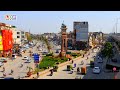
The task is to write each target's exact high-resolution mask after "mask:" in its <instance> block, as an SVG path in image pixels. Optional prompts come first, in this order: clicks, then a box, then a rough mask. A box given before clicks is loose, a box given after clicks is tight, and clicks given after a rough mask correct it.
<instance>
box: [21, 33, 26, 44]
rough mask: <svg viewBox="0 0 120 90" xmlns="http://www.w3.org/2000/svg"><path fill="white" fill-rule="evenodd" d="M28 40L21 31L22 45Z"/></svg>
mask: <svg viewBox="0 0 120 90" xmlns="http://www.w3.org/2000/svg"><path fill="white" fill-rule="evenodd" d="M26 40H27V37H26V36H25V32H24V31H21V44H22V45H23V44H24V43H25V41H26Z"/></svg>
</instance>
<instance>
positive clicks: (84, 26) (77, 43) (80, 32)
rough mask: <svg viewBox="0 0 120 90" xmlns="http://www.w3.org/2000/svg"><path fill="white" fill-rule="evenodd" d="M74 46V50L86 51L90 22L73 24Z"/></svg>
mask: <svg viewBox="0 0 120 90" xmlns="http://www.w3.org/2000/svg"><path fill="white" fill-rule="evenodd" d="M73 33H74V36H73V46H74V49H79V50H80V49H85V48H87V47H88V22H74V23H73Z"/></svg>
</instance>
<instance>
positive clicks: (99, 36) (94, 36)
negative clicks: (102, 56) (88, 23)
mask: <svg viewBox="0 0 120 90" xmlns="http://www.w3.org/2000/svg"><path fill="white" fill-rule="evenodd" d="M102 43H103V33H102V32H90V33H89V46H91V47H92V48H94V47H96V46H97V45H100V44H102Z"/></svg>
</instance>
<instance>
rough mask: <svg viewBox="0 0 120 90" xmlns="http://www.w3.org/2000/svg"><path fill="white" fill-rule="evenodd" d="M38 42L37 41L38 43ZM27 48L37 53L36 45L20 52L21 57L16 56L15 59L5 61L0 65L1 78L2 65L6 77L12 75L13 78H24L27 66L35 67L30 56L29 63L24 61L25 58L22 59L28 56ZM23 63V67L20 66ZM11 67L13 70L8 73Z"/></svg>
mask: <svg viewBox="0 0 120 90" xmlns="http://www.w3.org/2000/svg"><path fill="white" fill-rule="evenodd" d="M38 44H39V43H38ZM29 50H31V51H33V52H34V53H38V51H37V50H36V46H35V47H33V49H32V48H29V49H28V50H27V51H26V53H24V54H22V57H17V58H16V59H15V60H13V61H12V60H10V59H9V60H8V61H7V63H5V64H4V66H2V67H0V71H1V72H0V79H3V72H2V71H3V67H5V73H6V75H7V76H6V77H14V78H15V79H17V78H18V76H20V77H21V78H24V77H25V76H26V73H27V72H28V68H27V67H31V68H33V69H34V68H35V64H34V60H33V58H31V60H32V62H31V63H25V60H22V59H23V57H24V56H29ZM22 63H23V67H22V68H20V65H21V64H22ZM11 69H12V70H13V71H14V73H13V74H12V75H9V74H10V72H11Z"/></svg>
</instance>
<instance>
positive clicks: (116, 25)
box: [116, 18, 120, 34]
mask: <svg viewBox="0 0 120 90" xmlns="http://www.w3.org/2000/svg"><path fill="white" fill-rule="evenodd" d="M118 19H120V18H117V20H116V34H117V24H118Z"/></svg>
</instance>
